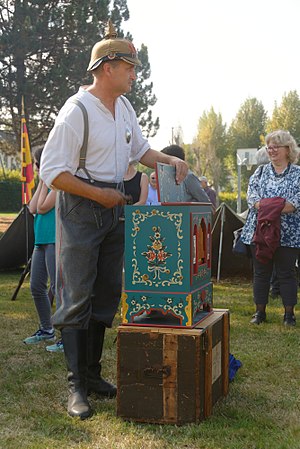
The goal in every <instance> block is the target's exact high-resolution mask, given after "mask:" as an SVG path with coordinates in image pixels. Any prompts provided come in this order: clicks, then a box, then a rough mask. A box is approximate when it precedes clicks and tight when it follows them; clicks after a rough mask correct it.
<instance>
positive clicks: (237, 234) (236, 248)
mask: <svg viewBox="0 0 300 449" xmlns="http://www.w3.org/2000/svg"><path fill="white" fill-rule="evenodd" d="M242 231H243V228H239V229H236V230H235V231H233V244H232V252H233V254H238V255H240V256H249V251H248V247H247V245H245V243H243V242H242V240H241V235H242Z"/></svg>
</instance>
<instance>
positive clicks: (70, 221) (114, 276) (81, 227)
mask: <svg viewBox="0 0 300 449" xmlns="http://www.w3.org/2000/svg"><path fill="white" fill-rule="evenodd" d="M95 184H96V183H95ZM96 185H97V184H96ZM101 186H106V185H105V184H104V183H101ZM109 186H111V185H109ZM57 205H58V208H57V223H56V233H57V234H56V242H57V243H56V248H57V253H56V260H57V274H56V294H57V296H59V299H60V304H61V306H60V307H59V309H58V310H57V311H56V313H55V314H54V316H53V325H54V326H55V327H56V328H58V329H62V328H65V327H72V328H77V329H87V328H88V325H89V321H90V319H91V318H92V319H93V320H95V321H98V322H101V323H103V324H104V325H105V326H106V327H111V325H112V321H113V319H114V316H115V314H116V312H117V309H118V305H119V301H120V296H121V291H122V267H123V254H124V223H123V222H121V221H120V220H119V216H120V215H121V213H122V210H121V208H120V207H115V208H113V209H106V208H105V207H103V206H101V205H100V204H98V203H96V202H94V201H91V200H87V199H85V198H82V197H80V196H77V195H71V194H69V193H66V192H59V195H58V203H57Z"/></svg>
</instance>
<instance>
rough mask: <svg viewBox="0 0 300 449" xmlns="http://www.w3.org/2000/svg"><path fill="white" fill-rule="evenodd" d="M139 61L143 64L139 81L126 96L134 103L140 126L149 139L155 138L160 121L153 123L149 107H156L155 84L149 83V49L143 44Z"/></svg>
mask: <svg viewBox="0 0 300 449" xmlns="http://www.w3.org/2000/svg"><path fill="white" fill-rule="evenodd" d="M138 55H139V59H140V61H141V63H142V66H141V67H136V75H137V79H136V81H135V83H133V87H132V90H131V92H130V93H129V94H127V95H126V96H127V97H128V99H129V100H130V102H131V103H132V106H133V107H134V110H135V112H136V114H137V116H138V118H139V124H140V126H141V127H142V129H143V131H144V133H145V135H146V136H147V137H153V136H155V134H156V132H157V130H158V128H159V119H158V118H156V119H155V121H153V117H152V111H151V109H149V106H154V105H155V103H156V97H155V95H153V94H152V88H153V83H148V84H147V82H146V81H147V80H148V79H149V78H150V75H151V70H150V64H149V60H148V49H147V47H146V46H145V45H143V44H142V46H141V48H140V50H139V52H138Z"/></svg>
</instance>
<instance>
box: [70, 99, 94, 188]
mask: <svg viewBox="0 0 300 449" xmlns="http://www.w3.org/2000/svg"><path fill="white" fill-rule="evenodd" d="M70 101H71V102H72V103H75V104H76V106H78V107H79V108H80V109H81V111H82V115H83V142H82V146H81V148H80V156H79V165H78V168H77V170H79V169H82V170H83V171H84V172H85V174H86V175H87V177H88V178H89V180H90V182H94V180H93V179H92V177H91V175H90V174H89V172H88V170H87V168H86V166H85V161H86V153H87V144H88V138H89V120H88V114H87V110H86V108H85V106H84V105H83V104H82V103H81V101H79V100H78V99H77V98H73V99H72V100H70Z"/></svg>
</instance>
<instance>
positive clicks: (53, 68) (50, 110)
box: [0, 0, 158, 151]
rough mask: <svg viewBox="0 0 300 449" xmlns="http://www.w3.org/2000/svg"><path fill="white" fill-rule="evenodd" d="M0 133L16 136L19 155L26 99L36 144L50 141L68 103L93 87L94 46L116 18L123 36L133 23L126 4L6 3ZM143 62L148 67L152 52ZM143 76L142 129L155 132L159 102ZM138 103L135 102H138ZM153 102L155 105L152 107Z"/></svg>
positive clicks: (122, 0) (119, 0) (2, 1)
mask: <svg viewBox="0 0 300 449" xmlns="http://www.w3.org/2000/svg"><path fill="white" fill-rule="evenodd" d="M0 8H1V11H2V14H1V15H0V97H1V103H0V128H1V129H5V130H6V131H12V132H13V134H14V136H15V139H16V140H15V142H16V143H15V148H14V151H18V150H19V141H20V113H21V99H22V96H24V98H25V108H26V111H25V112H26V115H28V116H27V119H28V126H29V131H30V137H31V143H32V144H35V143H39V142H43V141H45V139H46V138H47V135H48V133H49V131H50V129H51V128H52V126H53V122H54V119H55V116H56V115H57V113H58V111H59V109H60V108H61V106H62V105H63V103H64V102H65V101H66V99H67V98H68V97H69V96H70V95H72V94H74V93H75V92H76V91H77V90H78V87H79V86H80V85H82V84H88V83H90V82H91V81H92V78H91V75H90V74H88V73H87V72H86V69H87V66H88V62H89V58H90V52H91V48H92V46H93V44H94V43H95V42H97V41H99V40H100V39H101V38H102V36H103V35H104V29H105V26H106V23H107V20H108V18H109V17H110V18H111V19H112V21H113V23H114V26H115V28H116V29H117V30H118V33H119V36H122V31H121V25H122V22H123V21H124V20H127V19H128V18H129V11H128V8H127V1H126V0H114V1H112V0H101V1H99V0H90V1H89V2H82V1H81V0H0ZM139 57H140V58H141V59H142V61H143V62H145V63H146V65H147V71H146V73H148V74H149V76H150V65H149V62H148V54H147V51H146V50H145V49H144V48H142V49H141V52H139ZM144 73H145V72H143V69H141V71H140V72H139V74H138V80H137V84H138V85H139V87H140V90H139V91H138V94H139V96H140V97H144V89H146V94H145V98H144V104H143V110H141V109H142V108H141V109H140V110H138V111H137V112H138V114H140V113H146V112H148V115H146V116H145V117H142V118H141V120H142V125H143V126H144V127H145V128H147V129H148V128H149V129H152V128H153V126H154V129H153V131H152V132H153V133H155V130H156V128H155V126H156V127H158V121H156V122H155V123H154V124H153V123H152V114H151V110H148V108H149V107H151V106H152V105H153V104H154V103H155V101H156V98H155V96H152V95H151V91H152V84H150V85H148V86H146V87H145V86H144V85H143V79H142V77H143V75H144ZM133 97H134V96H133ZM148 100H149V103H148Z"/></svg>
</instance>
